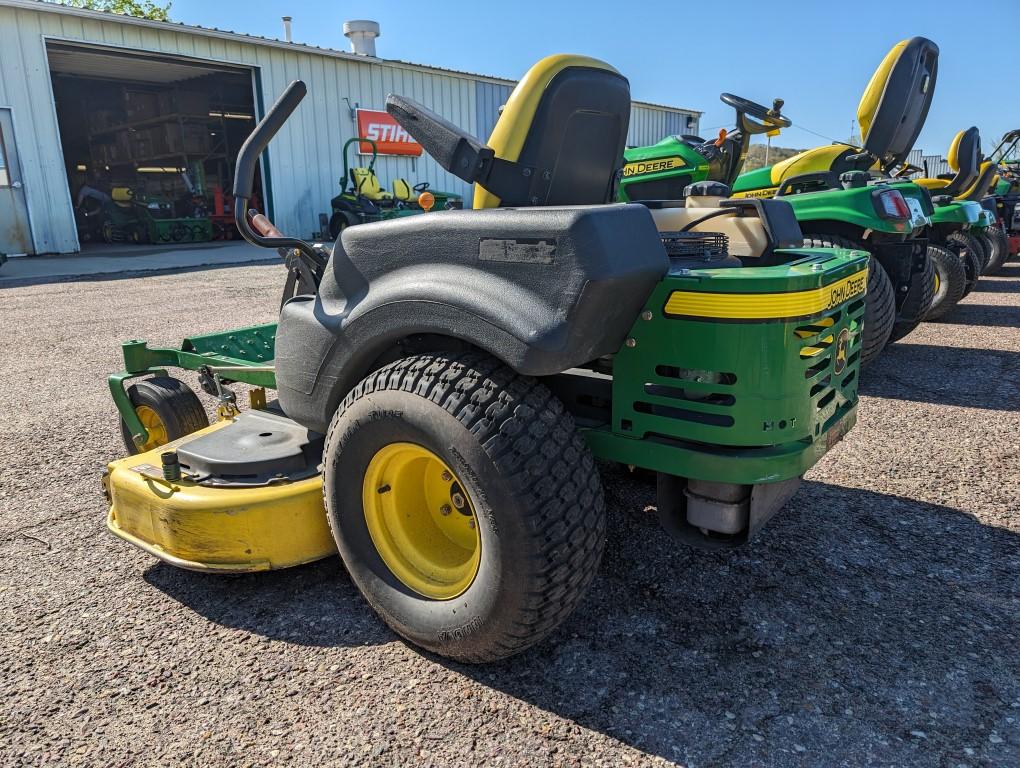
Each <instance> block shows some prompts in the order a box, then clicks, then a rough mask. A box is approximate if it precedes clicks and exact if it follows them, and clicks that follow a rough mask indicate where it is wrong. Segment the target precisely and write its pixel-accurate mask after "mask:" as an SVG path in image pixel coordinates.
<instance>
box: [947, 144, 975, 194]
mask: <svg viewBox="0 0 1020 768" xmlns="http://www.w3.org/2000/svg"><path fill="white" fill-rule="evenodd" d="M946 162H947V163H949V167H950V168H952V169H953V171H954V173H955V175H954V176H953V178H952V179H951V180H950V181H949V183H948V184H947V185H946V186H945V187H944V188H943V189H942V192H943V194H946V195H953V196H954V197H955V196H956V195H959V194H962V193H963V192H964V191H965V190H966V189H968V188H970V187H971V186H972V185H973V184H974V182H975V181H977V177H978V174H979V173H980V172H981V168H980V166H981V134H980V132H979V131H978V129H977V128H976V127H974V126H971V127H970V128H968V129H967V130H965V131H960V132H959V133H958V134H956V136H954V137H953V141H952V143H951V144H950V145H949V151H948V152H947V153H946Z"/></svg>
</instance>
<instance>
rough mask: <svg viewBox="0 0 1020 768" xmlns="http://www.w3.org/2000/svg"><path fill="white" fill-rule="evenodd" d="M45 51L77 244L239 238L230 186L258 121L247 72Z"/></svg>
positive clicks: (54, 48) (61, 48)
mask: <svg viewBox="0 0 1020 768" xmlns="http://www.w3.org/2000/svg"><path fill="white" fill-rule="evenodd" d="M47 54H48V58H49V63H50V75H51V78H52V83H53V93H54V98H55V102H56V111H57V120H58V124H59V127H60V137H61V147H62V150H63V158H64V164H65V167H66V171H67V182H68V187H69V190H70V193H71V200H72V203H73V205H74V212H75V225H76V229H77V232H78V239H79V242H80V243H82V244H83V245H84V244H87V243H90V242H104V243H123V244H177V243H180V244H185V243H201V242H208V241H211V240H230V239H234V238H236V237H238V234H237V230H236V229H235V227H234V225H233V223H232V199H231V197H230V190H231V187H232V182H233V173H234V164H235V162H236V158H237V153H238V150H239V149H240V147H241V145H242V144H243V143H244V140H245V139H246V138H247V136H248V134H249V133H250V132H251V130H252V128H254V126H255V114H256V111H255V100H254V96H253V79H252V72H251V70H248V69H245V68H241V67H236V68H235V67H224V66H220V65H209V64H206V63H204V62H203V63H198V62H192V61H188V60H182V59H177V58H169V57H153V56H148V55H140V54H134V53H123V52H119V51H113V50H110V49H102V48H94V47H86V46H74V45H65V44H54V43H50V44H48V45H47ZM256 189H257V190H259V195H258V196H259V198H261V185H260V183H259V182H258V181H257V187H256Z"/></svg>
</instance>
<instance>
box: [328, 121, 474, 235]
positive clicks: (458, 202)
mask: <svg viewBox="0 0 1020 768" xmlns="http://www.w3.org/2000/svg"><path fill="white" fill-rule="evenodd" d="M354 144H358V145H359V146H360V145H363V144H367V145H368V146H369V147H370V148H371V150H372V159H371V160H370V161H369V163H368V165H367V166H360V165H350V164H348V149H349V148H350V147H351V146H352V145H354ZM343 156H344V175H343V177H342V178H341V179H340V194H339V195H337V196H336V197H334V198H333V199H332V200H330V205H331V207H332V209H333V212H332V214H331V215H330V217H329V236H330V238H331V239H333V240H336V239H337V237H339V236H340V233H341V232H343V230H344V229H346V228H347V227H349V226H353V225H355V224H365V223H367V222H372V221H386V220H387V219H395V218H400V217H401V216H413V215H415V214H419V213H425V212H427V211H430V210H432V209H433V208H435V209H436V210H439V211H445V210H448V209H452V208H463V207H464V203H463V198H461V196H460V195H458V194H456V193H454V192H440V191H439V190H430V189H429V183H428V182H427V181H423V182H421V183H419V184H415V185H414V186H412V185H411V183H410V182H409V181H407V179H393V184H392V190H393V191H392V192H387V191H386V190H384V189H383V188H382V185H381V184H380V183H379V177H378V176H376V174H375V161H376V159H377V157H378V155H377V149H376V143H375V142H374V141H373V140H372V139H366V138H354V139H348V140H347V141H346V142H344V148H343Z"/></svg>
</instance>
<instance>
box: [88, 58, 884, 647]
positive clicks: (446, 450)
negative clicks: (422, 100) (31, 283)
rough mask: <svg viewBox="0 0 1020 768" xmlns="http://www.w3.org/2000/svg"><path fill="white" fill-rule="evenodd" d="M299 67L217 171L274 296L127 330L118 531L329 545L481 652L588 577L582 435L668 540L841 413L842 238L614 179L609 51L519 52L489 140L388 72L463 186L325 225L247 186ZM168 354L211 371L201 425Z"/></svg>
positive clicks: (854, 356)
mask: <svg viewBox="0 0 1020 768" xmlns="http://www.w3.org/2000/svg"><path fill="white" fill-rule="evenodd" d="M304 93H305V87H304V84H302V83H300V82H295V83H293V84H292V85H291V86H290V87H289V88H288V90H287V91H286V92H285V93H284V94H283V96H282V97H281V98H280V100H279V101H278V102H277V103H276V104H275V105H274V106H273V108H272V109H271V110H270V112H269V114H268V115H267V116H266V118H265V119H264V120H263V121H262V122H261V123H260V124H259V126H258V127H257V128H256V129H255V131H254V132H253V134H252V135H251V137H250V138H249V140H248V142H247V143H246V144H245V146H244V148H243V149H242V152H241V156H240V158H239V160H238V165H237V179H236V183H235V190H234V194H235V198H236V201H237V202H236V208H235V218H236V222H237V226H238V229H239V230H240V231H241V232H242V233H243V235H244V236H245V238H246V239H248V240H249V241H250V242H252V243H254V244H256V245H259V246H262V247H266V248H278V249H280V250H281V251H282V254H283V256H284V257H285V259H286V263H287V266H288V280H287V284H286V286H285V288H284V301H283V304H282V307H281V310H280V316H279V321H278V323H276V324H270V325H264V326H258V327H253V328H240V329H236V330H231V331H226V332H224V333H219V334H213V335H204V336H191V337H189V338H187V339H185V340H184V342H183V343H182V344H181V345H180V347H178V348H152V347H149V346H148V345H147V344H146V343H145V342H144V341H131V342H128V343H127V344H125V345H124V361H125V370H124V371H122V372H120V373H118V374H116V375H114V376H112V377H111V378H110V387H111V392H112V394H113V398H114V401H115V403H116V405H117V408H118V410H119V412H120V416H121V419H122V421H123V430H124V434H125V436H126V438H127V443H128V449H129V452H130V453H131V455H129V456H128V457H127V458H123V459H120V460H117V461H114V462H112V463H111V464H110V465H109V468H108V472H107V474H106V475H105V478H104V488H105V491H106V493H107V496H108V498H109V500H110V511H109V517H108V526H109V528H110V530H111V531H112V532H113V533H115V534H116V535H118V536H120V537H121V538H123V539H126V540H127V541H130V542H132V543H134V544H136V545H137V546H139V547H141V548H142V549H144V550H146V551H147V552H149V553H151V554H153V555H155V556H156V557H158V558H161V559H162V560H165V561H167V562H170V563H173V564H175V565H178V566H181V567H184V568H191V569H195V570H199V571H209V572H238V571H241V572H243V571H256V570H265V569H272V568H282V567H286V566H289V565H295V564H298V563H302V562H307V561H310V560H314V559H317V558H321V557H325V556H328V555H329V554H331V553H332V552H334V551H335V550H339V553H340V556H341V557H342V559H343V561H344V563H345V565H346V567H347V570H348V572H349V573H350V576H351V578H352V580H353V582H354V583H355V584H356V585H357V587H358V589H359V590H360V591H361V593H362V594H363V595H364V597H365V599H366V600H367V602H368V603H369V604H370V605H371V606H372V607H373V608H374V609H375V610H376V611H377V612H378V613H379V615H380V616H381V617H382V618H383V619H384V620H385V621H386V622H387V623H388V624H389V625H390V626H391V627H392V628H393V629H394V630H395V631H396V632H397V633H399V634H400V635H401V636H402V637H404V638H406V639H407V640H409V641H410V642H412V643H415V644H417V645H419V646H421V647H423V648H427V649H429V650H431V651H434V652H436V653H440V654H442V655H445V656H448V657H451V658H456V659H460V660H464V661H471V662H484V661H490V660H493V659H498V658H502V657H506V656H509V655H512V654H514V653H517V652H519V651H521V650H522V649H524V648H526V647H528V646H530V645H532V644H533V643H535V642H537V641H538V640H540V639H541V638H543V637H545V636H546V635H548V634H549V633H551V632H552V631H553V630H554V629H555V628H556V627H557V626H558V625H559V624H560V623H561V622H562V621H563V620H564V619H565V618H566V616H567V615H568V614H569V613H570V612H571V610H572V609H573V608H574V607H575V606H576V605H577V604H578V602H579V600H580V599H581V596H582V595H583V594H584V592H585V590H586V589H587V587H588V585H589V584H590V583H591V581H592V578H593V577H594V575H595V572H596V570H597V568H598V564H599V560H600V557H601V555H602V550H603V543H604V538H605V530H606V509H605V501H604V499H603V493H602V486H601V483H600V479H599V473H598V468H597V465H596V463H595V462H596V459H602V460H607V461H613V462H620V463H622V464H626V465H631V466H634V467H638V468H643V469H645V470H650V471H652V472H655V473H657V477H658V511H659V515H660V517H661V519H662V521H663V524H664V525H665V527H666V528H667V529H668V530H669V531H671V532H672V533H673V534H674V535H675V536H676V537H678V538H679V539H680V540H681V541H684V542H687V543H691V544H696V545H699V546H705V547H731V546H735V545H739V544H742V543H744V542H746V541H747V540H748V539H749V538H750V537H751V536H753V535H754V534H755V533H756V532H757V531H758V530H759V529H760V528H761V527H762V525H763V524H764V523H765V522H766V521H767V520H768V519H769V518H770V517H771V516H772V515H773V514H775V513H776V512H777V511H778V510H779V509H780V508H781V507H782V506H783V505H784V504H785V503H786V501H787V500H788V499H789V498H790V496H791V495H792V494H793V493H794V492H795V490H796V488H797V486H798V484H799V482H800V477H801V475H803V473H804V472H805V471H806V470H807V469H808V468H810V467H811V466H812V465H813V464H814V463H815V462H817V461H818V459H819V458H820V457H821V456H823V455H824V454H825V453H826V452H827V451H828V450H829V449H831V448H832V447H833V445H835V444H836V442H838V441H839V440H840V439H841V438H842V437H843V436H844V434H845V433H846V432H847V430H849V429H850V428H851V427H852V426H853V424H854V422H855V420H856V408H857V399H858V395H857V390H858V377H859V367H860V354H861V327H862V319H863V315H864V311H865V310H864V297H865V291H866V285H867V269H868V255H867V253H865V252H862V251H856V250H849V249H842V248H801V247H791V246H795V245H799V243H800V242H801V233H800V229H799V228H798V226H797V222H796V219H795V218H794V216H793V213H792V211H791V209H790V207H789V205H787V204H786V203H785V202H782V201H772V200H764V201H762V200H753V199H751V200H719V199H715V198H709V197H707V196H690V197H688V199H687V202H686V204H685V205H684V206H672V207H670V206H667V207H655V206H644V205H634V204H619V203H613V202H611V201H613V200H614V198H615V195H616V183H617V179H618V174H619V171H620V168H621V165H622V157H623V145H624V141H625V137H626V134H627V126H628V118H629V114H630V103H631V102H630V89H629V85H628V82H627V80H626V79H625V78H624V77H623V76H621V75H620V74H619V73H618V72H617V71H616V70H614V69H613V68H612V67H610V66H608V65H607V64H604V63H602V62H600V61H597V60H594V59H589V58H585V57H579V56H567V55H558V56H551V57H548V58H546V59H543V60H542V61H541V62H539V63H538V64H537V65H535V66H534V67H532V69H531V70H530V71H529V72H528V73H527V74H526V75H525V77H524V78H523V79H522V80H521V81H520V83H519V84H518V85H517V87H516V89H515V90H514V91H513V93H512V94H511V96H510V98H509V101H508V102H507V104H506V107H505V109H504V110H503V112H502V114H501V116H500V118H499V121H498V123H497V125H496V128H495V129H494V131H493V133H492V136H491V137H490V139H489V143H488V144H487V145H486V144H482V143H481V142H479V141H478V140H477V139H475V138H474V137H472V136H469V135H468V134H466V133H464V132H463V131H461V130H460V129H459V128H458V127H456V126H454V125H452V124H450V123H449V122H447V121H446V120H444V119H443V118H441V117H440V116H438V115H436V114H435V113H433V112H431V111H429V110H428V109H426V108H425V107H423V106H421V105H419V104H417V103H415V102H413V101H411V100H409V99H405V98H402V97H399V96H392V95H391V96H390V97H389V98H388V99H387V110H388V111H389V112H390V114H391V115H393V116H394V118H395V119H396V120H397V121H398V122H399V123H400V124H401V125H402V126H403V127H404V128H405V129H406V130H407V131H408V132H409V133H410V134H411V135H412V136H414V138H415V139H416V140H417V141H419V142H420V143H421V144H422V146H423V147H424V148H425V150H426V151H427V152H429V153H430V154H431V155H432V156H433V157H434V158H435V159H436V160H437V161H438V162H439V163H440V165H442V166H443V167H444V168H446V169H448V170H449V171H450V172H451V173H455V174H456V175H458V176H459V177H460V178H462V179H463V180H464V181H466V182H469V183H472V182H473V183H476V184H477V186H476V194H475V207H476V210H470V211H463V210H448V211H440V212H436V213H431V214H429V215H428V216H411V217H402V218H397V219H394V220H391V221H383V222H377V223H371V224H364V225H361V226H357V227H351V228H349V229H346V230H344V232H343V233H342V235H341V237H340V238H339V239H338V240H337V241H336V243H335V244H332V245H331V250H328V249H327V248H326V247H324V246H322V245H315V244H309V243H306V242H303V241H301V240H297V239H294V238H291V237H287V236H284V235H283V234H281V233H280V232H279V231H278V230H276V228H275V227H273V225H272V224H270V223H269V222H268V220H266V219H265V218H264V217H263V216H261V215H256V214H254V212H250V211H248V210H247V201H248V200H249V199H250V198H251V194H252V175H253V171H254V168H255V164H256V161H257V158H258V156H259V155H260V154H261V152H262V151H263V149H264V148H265V147H266V145H267V144H268V143H269V141H270V139H271V138H272V136H273V135H274V134H275V133H276V132H277V131H278V130H279V128H280V126H281V125H282V124H283V123H284V121H285V120H286V119H287V117H288V116H289V115H290V114H291V113H292V112H293V111H294V110H295V109H296V108H297V107H298V104H299V102H300V101H301V99H302V98H303V96H304ZM755 259H758V260H759V261H760V263H763V264H768V266H745V264H747V263H756V262H755ZM170 368H181V369H186V370H191V371H197V372H198V373H199V380H200V382H201V383H202V386H203V387H204V388H205V389H207V391H209V392H211V393H214V394H216V395H217V396H218V398H219V402H220V406H219V409H218V415H219V419H218V420H217V422H216V423H215V424H213V425H212V426H208V418H207V415H206V413H205V412H204V411H203V410H202V408H201V406H200V405H199V403H198V401H197V398H196V396H195V394H194V392H192V391H191V390H190V389H189V388H188V387H187V386H186V385H184V384H183V383H182V382H181V381H180V380H178V379H176V378H173V377H171V376H170V375H169V372H168V369H170ZM233 382H242V383H245V384H248V385H251V386H253V387H254V388H255V389H253V390H252V406H253V407H252V408H247V409H245V410H243V411H240V410H239V408H238V404H237V398H236V396H235V393H234V392H233V390H232V389H231V385H232V383H233ZM267 389H270V390H275V392H276V395H277V398H278V399H269V398H267V396H266V394H265V392H266V390H267Z"/></svg>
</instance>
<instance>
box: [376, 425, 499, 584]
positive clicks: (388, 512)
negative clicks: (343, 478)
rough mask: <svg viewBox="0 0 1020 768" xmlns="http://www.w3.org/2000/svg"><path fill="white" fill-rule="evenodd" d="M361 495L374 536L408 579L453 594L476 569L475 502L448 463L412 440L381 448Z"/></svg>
mask: <svg viewBox="0 0 1020 768" xmlns="http://www.w3.org/2000/svg"><path fill="white" fill-rule="evenodd" d="M362 499H363V503H364V508H365V521H366V522H367V523H368V532H369V534H370V535H371V537H372V543H373V544H374V545H375V548H376V551H377V552H378V553H379V556H380V557H381V558H382V560H383V562H384V563H385V564H386V567H387V568H389V569H390V571H391V572H392V573H393V575H394V576H396V577H397V578H398V579H399V580H400V581H401V582H402V583H403V584H404V585H405V586H407V587H408V588H409V589H413V590H414V591H415V592H417V593H418V594H420V595H424V596H425V597H431V598H433V599H435V600H450V599H451V598H454V597H457V595H460V594H462V593H463V592H464V590H466V589H467V588H468V587H469V586H471V582H473V581H474V579H475V576H476V575H477V574H478V564H479V562H480V561H481V552H482V540H481V536H480V535H479V531H478V519H477V517H476V516H475V510H474V505H473V504H472V503H471V499H470V497H469V496H468V494H467V491H465V490H464V486H463V484H462V483H461V482H460V480H458V479H457V476H456V475H454V474H453V472H452V471H451V470H450V468H449V467H448V466H446V464H445V462H443V460H442V459H440V458H439V457H438V456H436V455H435V454H434V453H432V451H430V450H428V449H426V448H423V447H421V446H420V445H415V444H414V443H391V444H390V445H387V446H385V447H384V448H382V449H380V450H379V451H378V453H376V454H375V456H373V457H372V460H371V461H370V462H369V464H368V470H367V471H366V472H365V481H364V487H363V489H362Z"/></svg>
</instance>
